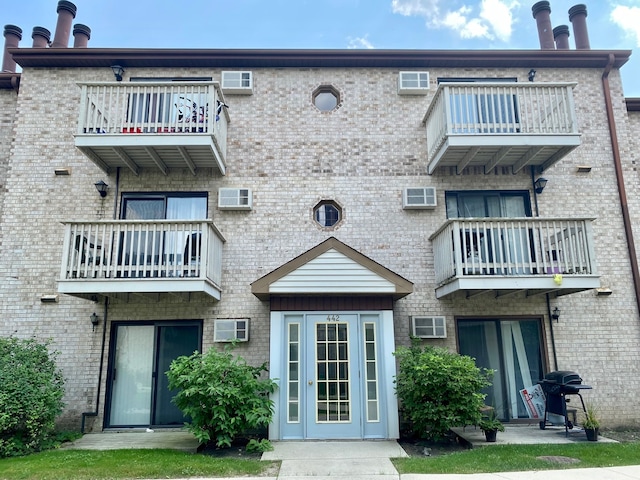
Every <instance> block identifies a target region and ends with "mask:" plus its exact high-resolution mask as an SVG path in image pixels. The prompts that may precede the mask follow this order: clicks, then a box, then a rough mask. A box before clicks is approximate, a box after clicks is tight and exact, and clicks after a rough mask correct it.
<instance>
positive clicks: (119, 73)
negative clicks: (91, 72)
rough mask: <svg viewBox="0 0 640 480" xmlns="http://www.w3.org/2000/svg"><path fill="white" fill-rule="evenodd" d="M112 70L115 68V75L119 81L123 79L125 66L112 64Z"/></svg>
mask: <svg viewBox="0 0 640 480" xmlns="http://www.w3.org/2000/svg"><path fill="white" fill-rule="evenodd" d="M111 70H113V75H114V76H115V77H116V81H117V82H121V81H122V74H123V73H124V68H123V67H121V66H120V65H111Z"/></svg>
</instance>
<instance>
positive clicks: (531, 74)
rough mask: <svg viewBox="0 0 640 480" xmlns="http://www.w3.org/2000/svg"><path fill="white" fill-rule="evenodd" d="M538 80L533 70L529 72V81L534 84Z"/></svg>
mask: <svg viewBox="0 0 640 480" xmlns="http://www.w3.org/2000/svg"><path fill="white" fill-rule="evenodd" d="M535 79H536V71H535V70H534V69H533V68H532V69H531V70H529V81H530V82H533V81H534V80H535Z"/></svg>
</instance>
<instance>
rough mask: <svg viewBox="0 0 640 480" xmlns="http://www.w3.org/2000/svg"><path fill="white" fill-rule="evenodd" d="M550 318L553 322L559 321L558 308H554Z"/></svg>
mask: <svg viewBox="0 0 640 480" xmlns="http://www.w3.org/2000/svg"><path fill="white" fill-rule="evenodd" d="M551 318H552V319H553V321H554V322H557V321H558V320H560V309H559V308H558V307H556V308H554V309H553V312H551Z"/></svg>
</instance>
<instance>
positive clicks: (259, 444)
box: [246, 438, 273, 453]
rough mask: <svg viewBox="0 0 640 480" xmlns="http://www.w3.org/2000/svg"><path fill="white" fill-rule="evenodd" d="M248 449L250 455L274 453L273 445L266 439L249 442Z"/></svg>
mask: <svg viewBox="0 0 640 480" xmlns="http://www.w3.org/2000/svg"><path fill="white" fill-rule="evenodd" d="M246 449H247V452H249V453H264V452H271V451H273V444H272V443H271V442H270V441H269V440H267V439H266V438H262V439H260V440H256V439H255V438H252V439H251V440H249V443H247V447H246Z"/></svg>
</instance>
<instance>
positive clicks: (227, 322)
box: [213, 318, 249, 342]
mask: <svg viewBox="0 0 640 480" xmlns="http://www.w3.org/2000/svg"><path fill="white" fill-rule="evenodd" d="M213 341H214V342H234V341H235V342H247V341H249V319H248V318H223V319H217V320H215V321H214V322H213Z"/></svg>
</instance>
